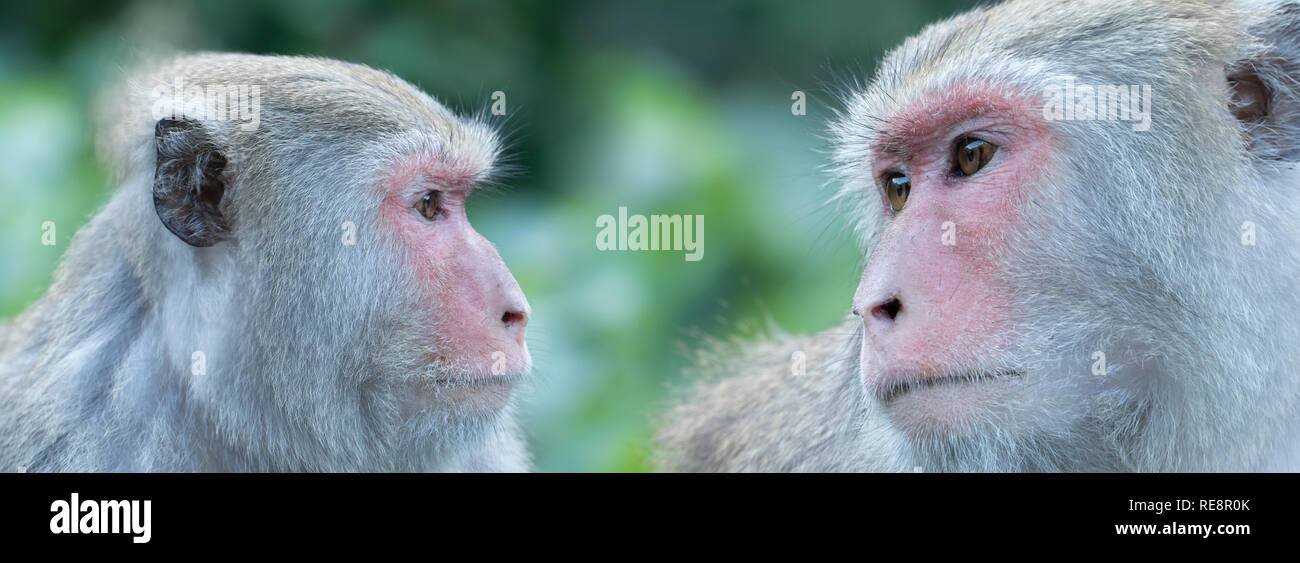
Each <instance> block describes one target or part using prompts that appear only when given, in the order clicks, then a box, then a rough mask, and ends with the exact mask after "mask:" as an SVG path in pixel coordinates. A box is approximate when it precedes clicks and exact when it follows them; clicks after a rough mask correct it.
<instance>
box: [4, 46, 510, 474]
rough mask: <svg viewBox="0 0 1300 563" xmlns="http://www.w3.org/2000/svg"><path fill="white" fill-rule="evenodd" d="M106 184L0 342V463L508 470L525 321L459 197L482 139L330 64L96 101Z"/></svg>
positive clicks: (473, 171)
mask: <svg viewBox="0 0 1300 563" xmlns="http://www.w3.org/2000/svg"><path fill="white" fill-rule="evenodd" d="M103 106H104V107H105V108H107V110H108V112H107V114H106V117H105V127H104V130H105V134H104V135H103V138H102V140H101V142H100V144H101V149H103V152H104V155H105V157H106V159H107V161H108V163H109V164H110V165H111V166H112V167H113V168H114V169H115V170H116V172H117V173H118V176H119V178H120V184H119V186H120V187H118V188H117V190H116V192H115V193H114V194H113V196H112V198H111V200H110V201H109V202H108V203H107V204H106V205H105V206H104V207H103V209H101V210H100V211H99V212H98V213H97V214H95V216H94V217H93V218H92V219H91V220H90V222H89V224H87V225H86V226H85V227H84V228H82V229H81V230H80V231H79V232H78V233H77V234H76V236H75V237H74V239H73V240H72V243H71V245H70V246H69V248H68V249H67V251H66V252H65V254H64V256H63V259H62V262H61V264H60V265H59V267H58V270H57V271H56V273H55V276H54V282H53V284H52V285H51V287H50V289H49V291H48V293H47V294H46V295H45V296H44V297H43V298H41V299H40V300H39V301H37V302H36V303H35V304H33V305H32V306H31V307H30V308H29V309H27V310H26V311H25V312H24V313H23V314H22V315H21V316H19V317H17V318H16V319H15V320H14V322H13V323H12V325H10V326H8V327H7V328H5V329H4V330H3V332H0V470H5V471H425V470H439V471H524V470H528V469H530V468H531V461H530V458H529V455H528V453H527V451H526V448H525V445H524V442H523V440H522V438H521V435H520V433H519V430H518V427H517V424H516V423H515V421H514V415H513V410H514V407H513V402H514V401H513V397H512V395H513V390H514V388H515V387H516V385H517V384H519V383H520V382H521V380H522V379H523V378H524V377H525V376H526V375H527V373H528V372H529V370H530V367H531V359H530V357H529V354H528V348H527V345H526V344H525V341H524V327H525V325H526V324H527V323H528V317H529V306H528V302H527V301H526V300H525V298H524V294H523V292H522V291H521V290H520V288H519V285H518V284H517V283H516V282H515V279H514V277H513V276H512V275H511V273H510V271H509V269H507V268H506V265H505V263H504V262H503V261H502V259H501V257H500V256H499V255H498V254H497V252H496V249H495V248H494V247H493V246H492V244H491V243H490V242H488V241H487V239H485V238H483V236H481V235H480V234H479V233H478V232H476V231H475V230H474V228H473V227H471V226H470V223H469V220H468V218H467V217H466V213H465V200H466V198H467V197H469V196H470V194H471V193H472V192H473V191H474V190H475V188H476V187H478V186H481V185H482V184H484V183H485V182H489V181H491V180H492V175H493V170H494V166H495V163H496V161H497V159H498V155H499V152H500V150H501V148H500V146H499V140H498V136H497V134H496V132H495V131H494V130H493V129H492V128H491V127H489V126H488V125H486V124H484V123H481V122H479V121H477V120H474V119H470V118H466V117H461V116H457V115H456V114H454V113H452V112H451V111H449V110H448V109H447V108H445V107H443V106H442V105H440V104H439V103H438V102H437V101H435V100H434V99H433V98H430V97H429V96H428V95H426V94H424V93H423V92H421V91H419V90H418V89H416V88H415V87H413V86H411V85H410V84H407V83H406V82H403V81H402V80H401V79H399V78H397V77H395V76H393V75H391V74H388V73H385V72H380V71H377V70H373V69H370V68H367V67H364V66H360V65H355V64H347V63H341V62H337V61H332V60H326V59H317V58H300V57H275V56H250V55H229V54H200V55H193V56H182V57H179V58H175V59H173V60H170V61H167V62H164V63H162V64H158V65H154V66H152V67H150V68H149V69H147V70H145V71H144V72H141V73H139V74H138V75H136V76H134V77H133V78H131V79H130V80H128V81H126V83H125V85H124V86H123V87H122V88H121V89H120V90H117V91H115V92H114V93H113V94H112V95H110V96H107V97H106V98H105V103H104V104H103Z"/></svg>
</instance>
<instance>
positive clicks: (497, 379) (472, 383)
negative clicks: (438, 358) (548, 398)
mask: <svg viewBox="0 0 1300 563" xmlns="http://www.w3.org/2000/svg"><path fill="white" fill-rule="evenodd" d="M524 375H525V374H524V373H507V374H502V375H465V376H452V377H448V376H441V377H435V378H433V380H432V381H433V384H434V385H445V386H447V387H476V386H483V385H514V384H516V383H519V382H520V381H523V379H524Z"/></svg>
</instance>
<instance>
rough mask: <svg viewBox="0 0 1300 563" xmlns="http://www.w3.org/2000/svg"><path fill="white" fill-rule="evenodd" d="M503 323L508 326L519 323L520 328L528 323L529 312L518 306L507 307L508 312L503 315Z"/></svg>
mask: <svg viewBox="0 0 1300 563" xmlns="http://www.w3.org/2000/svg"><path fill="white" fill-rule="evenodd" d="M501 323H502V324H504V325H506V326H507V327H513V326H516V325H517V326H518V327H519V328H523V327H524V326H525V325H527V324H528V312H527V311H522V310H520V309H519V308H516V307H511V308H509V309H506V312H505V313H503V314H502V315H501Z"/></svg>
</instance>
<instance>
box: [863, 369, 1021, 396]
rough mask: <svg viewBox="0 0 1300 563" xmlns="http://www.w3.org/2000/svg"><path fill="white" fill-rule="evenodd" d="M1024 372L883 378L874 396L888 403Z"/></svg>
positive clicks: (987, 372) (1007, 370)
mask: <svg viewBox="0 0 1300 563" xmlns="http://www.w3.org/2000/svg"><path fill="white" fill-rule="evenodd" d="M1024 375H1025V374H1024V372H1023V371H1020V370H1015V369H1003V370H994V371H967V372H957V373H953V372H945V373H938V374H919V375H917V376H913V377H885V378H882V379H881V380H880V383H879V384H877V385H876V396H877V397H878V398H879V399H880V400H881V401H883V402H885V403H889V402H892V401H894V400H895V399H897V398H899V397H901V396H903V395H906V394H907V393H910V392H912V391H915V390H918V389H932V388H934V387H939V386H944V385H972V384H976V383H983V382H989V381H1001V380H1006V379H1012V378H1017V377H1022V376H1024Z"/></svg>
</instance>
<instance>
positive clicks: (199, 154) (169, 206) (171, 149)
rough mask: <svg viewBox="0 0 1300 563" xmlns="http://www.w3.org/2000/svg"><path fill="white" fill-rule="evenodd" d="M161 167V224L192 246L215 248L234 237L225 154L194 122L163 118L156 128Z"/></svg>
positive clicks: (157, 187) (156, 201)
mask: <svg viewBox="0 0 1300 563" xmlns="http://www.w3.org/2000/svg"><path fill="white" fill-rule="evenodd" d="M154 140H155V141H156V144H157V146H158V165H157V168H156V169H155V171H154V178H153V206H154V210H155V211H157V212H158V218H159V219H162V223H163V225H164V226H166V227H167V230H169V231H171V232H172V234H175V235H176V236H177V237H179V238H180V239H181V240H183V241H185V242H186V243H188V244H190V245H191V246H212V245H214V244H217V243H218V242H221V241H223V240H225V239H226V238H228V237H229V235H230V222H229V219H228V218H227V217H226V215H225V214H223V213H222V208H221V200H222V198H224V197H225V195H226V184H225V179H224V177H223V176H222V172H223V171H224V170H225V168H226V155H225V154H224V153H223V152H222V150H221V147H219V146H217V144H216V143H214V142H213V140H212V137H211V136H210V135H209V134H208V132H207V130H205V129H204V128H203V126H202V125H201V124H200V123H199V122H197V121H194V120H191V119H161V120H159V121H158V125H157V126H156V127H154Z"/></svg>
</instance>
